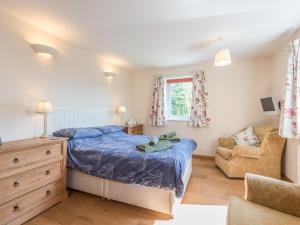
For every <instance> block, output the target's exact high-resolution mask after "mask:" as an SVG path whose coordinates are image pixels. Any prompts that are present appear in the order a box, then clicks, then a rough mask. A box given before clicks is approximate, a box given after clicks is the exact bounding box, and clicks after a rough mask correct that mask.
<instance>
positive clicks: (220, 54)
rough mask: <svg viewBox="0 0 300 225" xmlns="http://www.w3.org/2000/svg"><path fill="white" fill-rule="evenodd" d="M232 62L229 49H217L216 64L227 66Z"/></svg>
mask: <svg viewBox="0 0 300 225" xmlns="http://www.w3.org/2000/svg"><path fill="white" fill-rule="evenodd" d="M230 63H231V56H230V51H229V49H221V50H219V51H217V53H216V56H215V63H214V65H215V66H226V65H229V64H230Z"/></svg>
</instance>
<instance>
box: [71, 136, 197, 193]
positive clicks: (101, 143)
mask: <svg viewBox="0 0 300 225" xmlns="http://www.w3.org/2000/svg"><path fill="white" fill-rule="evenodd" d="M149 139H150V137H148V136H143V135H128V134H126V133H124V132H123V131H115V132H111V133H103V134H101V135H100V136H96V137H93V136H92V137H89V138H78V139H71V140H69V142H68V166H69V167H71V168H75V169H77V170H79V171H81V172H84V173H87V174H90V175H93V176H97V177H101V178H105V179H110V180H113V181H118V182H124V183H130V184H140V185H145V186H149V187H156V188H162V189H167V190H175V192H176V196H177V197H181V196H182V195H183V188H184V185H183V181H182V176H183V173H184V171H185V169H186V167H187V164H188V162H189V161H190V160H191V158H192V153H193V151H194V150H195V149H196V143H195V141H193V140H190V139H181V141H180V142H179V143H176V144H173V146H172V148H170V149H168V150H165V151H161V152H154V153H144V152H140V151H138V150H137V149H136V147H135V146H136V145H138V144H144V143H147V142H148V141H149Z"/></svg>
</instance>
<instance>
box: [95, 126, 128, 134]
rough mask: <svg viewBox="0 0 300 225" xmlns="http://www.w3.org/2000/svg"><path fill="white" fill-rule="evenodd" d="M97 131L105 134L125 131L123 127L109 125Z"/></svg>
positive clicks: (98, 128)
mask: <svg viewBox="0 0 300 225" xmlns="http://www.w3.org/2000/svg"><path fill="white" fill-rule="evenodd" d="M95 129H97V130H99V131H101V132H102V133H103V134H108V133H113V132H118V131H122V130H124V127H123V126H119V125H108V126H102V127H95Z"/></svg>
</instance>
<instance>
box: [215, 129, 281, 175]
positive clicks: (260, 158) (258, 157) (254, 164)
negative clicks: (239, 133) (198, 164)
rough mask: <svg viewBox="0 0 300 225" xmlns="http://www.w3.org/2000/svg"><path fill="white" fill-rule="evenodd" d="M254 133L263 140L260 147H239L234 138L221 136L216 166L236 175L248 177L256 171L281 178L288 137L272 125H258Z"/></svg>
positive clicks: (226, 172)
mask: <svg viewBox="0 0 300 225" xmlns="http://www.w3.org/2000/svg"><path fill="white" fill-rule="evenodd" d="M254 133H255V134H256V136H257V137H258V139H259V140H260V145H258V146H238V145H236V144H235V140H234V138H233V137H229V138H219V147H218V148H217V151H216V155H215V163H216V165H217V166H218V167H219V168H220V169H221V170H222V171H223V172H224V173H225V174H226V175H227V176H228V177H232V178H244V176H245V174H246V173H254V174H258V175H263V176H269V177H273V178H277V179H280V178H281V156H282V151H283V148H284V145H285V142H286V139H285V138H282V137H281V136H279V135H278V130H277V129H276V128H274V127H272V126H268V125H257V126H254Z"/></svg>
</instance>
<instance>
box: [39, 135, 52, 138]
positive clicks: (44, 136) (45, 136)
mask: <svg viewBox="0 0 300 225" xmlns="http://www.w3.org/2000/svg"><path fill="white" fill-rule="evenodd" d="M48 137H50V136H49V135H48V134H42V135H41V136H40V138H48Z"/></svg>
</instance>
